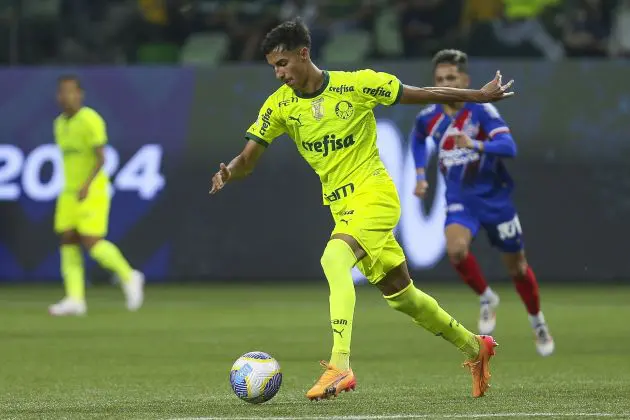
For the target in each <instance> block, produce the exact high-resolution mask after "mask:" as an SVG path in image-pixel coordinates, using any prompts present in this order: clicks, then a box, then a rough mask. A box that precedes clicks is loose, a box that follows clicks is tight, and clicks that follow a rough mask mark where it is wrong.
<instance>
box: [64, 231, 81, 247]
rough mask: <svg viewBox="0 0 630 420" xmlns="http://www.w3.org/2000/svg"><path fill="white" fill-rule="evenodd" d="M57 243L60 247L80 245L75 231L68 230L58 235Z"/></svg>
mask: <svg viewBox="0 0 630 420" xmlns="http://www.w3.org/2000/svg"><path fill="white" fill-rule="evenodd" d="M59 241H60V242H61V245H79V244H80V243H81V237H80V236H79V233H78V232H77V231H76V230H69V231H66V232H62V233H61V235H59Z"/></svg>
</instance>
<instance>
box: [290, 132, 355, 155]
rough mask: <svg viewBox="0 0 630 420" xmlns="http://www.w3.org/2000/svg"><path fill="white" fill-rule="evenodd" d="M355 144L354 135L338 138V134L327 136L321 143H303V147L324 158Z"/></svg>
mask: <svg viewBox="0 0 630 420" xmlns="http://www.w3.org/2000/svg"><path fill="white" fill-rule="evenodd" d="M354 143H355V141H354V135H352V134H350V135H348V136H346V137H341V136H340V137H337V135H336V134H326V135H325V136H324V138H323V139H322V140H321V141H312V142H311V141H302V147H303V148H304V149H305V150H308V151H309V152H317V153H321V154H322V156H323V157H326V156H328V155H329V154H330V152H336V151H337V150H341V149H346V148H348V147H350V146H352V145H353V144H354Z"/></svg>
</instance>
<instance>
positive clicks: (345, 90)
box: [328, 85, 354, 93]
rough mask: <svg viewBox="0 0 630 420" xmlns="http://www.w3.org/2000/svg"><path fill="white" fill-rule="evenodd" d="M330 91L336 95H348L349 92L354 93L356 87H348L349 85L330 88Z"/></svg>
mask: <svg viewBox="0 0 630 420" xmlns="http://www.w3.org/2000/svg"><path fill="white" fill-rule="evenodd" d="M328 90H329V91H331V92H335V93H348V92H354V86H348V85H341V86H330V87H329V88H328Z"/></svg>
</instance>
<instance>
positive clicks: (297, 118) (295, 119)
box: [289, 114, 302, 127]
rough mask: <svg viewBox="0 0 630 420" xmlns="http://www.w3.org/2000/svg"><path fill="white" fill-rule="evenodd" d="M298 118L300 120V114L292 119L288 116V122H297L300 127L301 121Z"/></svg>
mask: <svg viewBox="0 0 630 420" xmlns="http://www.w3.org/2000/svg"><path fill="white" fill-rule="evenodd" d="M300 118H302V114H300V115H298V116H297V117H293V116H291V115H289V120H291V121H297V123H298V126H299V127H302V121H300Z"/></svg>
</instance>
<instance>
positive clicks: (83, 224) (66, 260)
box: [49, 76, 144, 315]
mask: <svg viewBox="0 0 630 420" xmlns="http://www.w3.org/2000/svg"><path fill="white" fill-rule="evenodd" d="M57 99H58V101H59V105H60V106H61V109H62V111H63V112H62V113H61V115H59V116H58V117H57V118H56V119H55V122H54V135H55V141H56V143H57V145H58V146H59V148H60V150H61V153H62V157H63V173H64V181H65V182H64V188H63V191H62V192H61V194H60V195H59V197H58V198H57V207H56V210H55V232H56V233H57V234H58V235H59V236H60V237H61V250H60V252H61V274H62V276H63V281H64V285H65V289H66V296H65V298H64V299H62V300H61V301H60V302H58V303H56V304H54V305H51V306H50V307H49V312H50V314H52V315H83V314H85V313H86V311H87V307H86V304H85V279H84V270H83V256H82V253H81V245H83V246H84V247H85V248H86V249H87V250H88V252H89V254H90V256H91V257H92V258H94V259H95V260H96V261H97V262H98V263H99V264H100V265H101V266H102V267H104V268H107V269H109V270H111V271H113V272H114V273H115V274H116V275H117V276H118V278H119V279H120V281H121V283H122V288H123V292H124V293H125V297H126V300H127V308H128V309H129V310H132V311H134V310H137V309H138V308H140V306H141V305H142V302H143V297H144V292H143V287H144V276H143V275H142V273H140V272H139V271H137V270H134V269H132V268H131V267H130V266H129V263H128V262H127V260H126V259H125V257H124V256H123V255H122V254H121V252H120V250H119V249H118V248H117V247H116V245H114V244H112V243H111V242H109V241H107V240H105V236H106V235H107V226H108V219H109V206H110V195H109V179H108V177H107V174H106V173H105V171H104V170H103V164H104V162H105V152H104V146H105V144H106V143H107V130H106V127H105V121H104V120H103V118H101V116H100V115H99V114H98V113H97V112H96V111H95V110H93V109H92V108H89V107H86V106H83V90H82V88H81V84H80V82H79V79H78V78H77V77H75V76H62V77H61V78H60V79H59V83H58V91H57Z"/></svg>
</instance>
